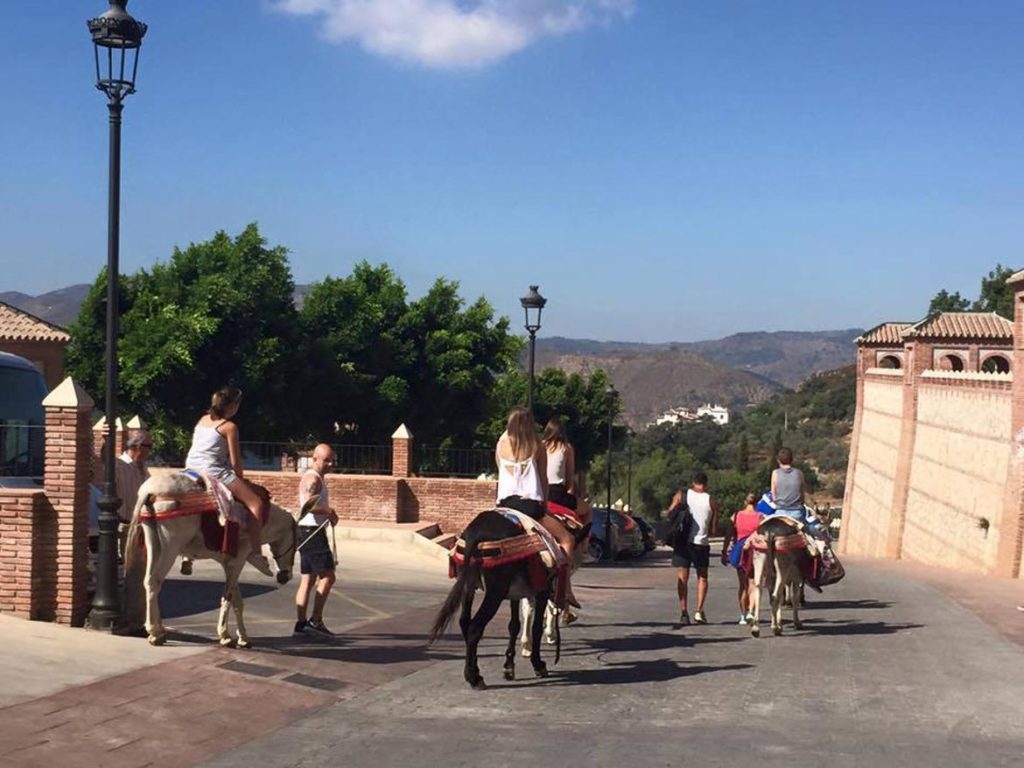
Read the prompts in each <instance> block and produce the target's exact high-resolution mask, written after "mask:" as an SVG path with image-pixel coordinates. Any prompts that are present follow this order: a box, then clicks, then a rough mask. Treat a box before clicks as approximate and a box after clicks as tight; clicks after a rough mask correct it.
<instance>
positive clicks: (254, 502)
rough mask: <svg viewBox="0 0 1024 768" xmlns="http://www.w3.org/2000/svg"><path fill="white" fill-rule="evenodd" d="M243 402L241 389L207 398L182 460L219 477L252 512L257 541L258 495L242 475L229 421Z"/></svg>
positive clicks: (224, 389)
mask: <svg viewBox="0 0 1024 768" xmlns="http://www.w3.org/2000/svg"><path fill="white" fill-rule="evenodd" d="M241 404H242V390H240V389H237V388H235V387H221V388H220V389H218V390H217V391H216V392H214V393H213V397H211V398H210V410H209V411H207V413H206V414H204V415H203V417H202V418H201V419H199V421H198V422H197V423H196V427H195V429H194V430H193V432H192V447H191V448H190V449H189V452H188V457H187V458H186V459H185V468H186V469H201V470H203V472H205V473H206V474H208V475H210V476H211V477H214V478H216V479H217V480H220V481H221V482H222V483H224V485H226V486H227V487H228V489H229V490H230V491H231V493H232V495H233V496H234V497H235V498H236V499H238V500H239V501H240V502H242V504H244V505H245V506H246V507H247V508H248V509H249V512H250V513H251V515H252V519H251V520H250V522H249V531H250V534H251V535H252V537H253V540H254V541H260V527H261V526H260V507H261V501H260V497H259V496H257V495H256V491H254V490H253V489H252V487H251V486H250V485H249V483H248V482H246V480H245V478H244V476H243V474H242V452H241V450H240V449H239V447H238V427H237V426H235V423H234V422H233V421H231V419H233V418H234V417H235V414H237V413H238V408H239V406H241Z"/></svg>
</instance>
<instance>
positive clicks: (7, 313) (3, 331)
mask: <svg viewBox="0 0 1024 768" xmlns="http://www.w3.org/2000/svg"><path fill="white" fill-rule="evenodd" d="M0 339H3V340H5V341H59V342H64V343H65V344H66V343H67V342H69V341H70V340H71V336H70V335H69V334H68V332H67V331H65V330H64V329H63V328H60V327H58V326H56V325H52V324H51V323H48V322H46V321H45V320H40V319H39V318H38V317H36V316H35V315H30V314H29V313H28V312H23V311H22V310H20V309H18V308H17V307H12V306H11V305H10V304H5V303H4V302H2V301H0Z"/></svg>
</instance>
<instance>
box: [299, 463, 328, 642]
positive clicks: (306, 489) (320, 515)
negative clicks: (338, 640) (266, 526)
mask: <svg viewBox="0 0 1024 768" xmlns="http://www.w3.org/2000/svg"><path fill="white" fill-rule="evenodd" d="M333 463H334V451H333V450H332V449H331V446H329V445H327V444H326V443H321V444H320V445H318V446H317V447H316V448H314V449H313V464H312V466H311V467H310V468H309V469H307V470H306V471H305V472H304V473H303V475H302V478H301V479H300V480H299V507H300V509H301V511H300V512H299V545H300V546H301V547H302V549H300V550H299V565H300V567H299V571H300V573H301V574H302V578H301V579H300V580H299V590H298V592H297V593H296V594H295V613H296V622H295V631H294V634H295V635H308V634H315V635H320V636H322V637H334V633H333V632H331V631H330V630H329V629H328V628H327V627H326V626H325V625H324V605H326V603H327V596H328V595H330V593H331V587H333V586H334V580H335V575H334V568H335V562H334V553H333V552H331V547H330V545H329V544H328V542H327V533H326V531H325V530H324V529H325V528H326V526H327V525H331V526H333V525H336V524H337V522H338V515H337V513H335V511H334V509H333V508H332V507H331V502H330V494H329V489H328V487H327V482H326V481H325V480H324V473H325V472H326V471H327V469H328V468H329V467H330V466H331V465H332V464H333ZM314 588H315V590H316V596H315V597H314V598H313V615H312V617H310V619H309V620H308V621H307V620H306V611H307V607H308V605H309V595H310V593H311V592H313V591H314Z"/></svg>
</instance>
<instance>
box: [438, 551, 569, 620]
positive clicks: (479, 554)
mask: <svg viewBox="0 0 1024 768" xmlns="http://www.w3.org/2000/svg"><path fill="white" fill-rule="evenodd" d="M546 550H547V546H546V545H545V544H544V541H543V539H541V537H540V535H539V534H537V533H523V534H520V535H519V536H510V537H509V538H507V539H498V540H497V541H481V542H480V543H479V544H477V548H476V553H475V555H474V557H473V560H474V562H475V563H476V564H478V565H479V566H481V567H482V568H483V569H484V570H488V569H490V568H497V567H498V566H500V565H509V564H510V563H518V562H520V561H523V560H525V561H526V566H527V568H528V569H529V574H530V586H531V587H532V588H533V589H534V590H536V591H538V592H539V591H540V590H542V589H544V588H545V587H546V586H547V585H548V582H549V581H550V579H551V576H552V574H555V575H556V576H557V586H556V590H555V595H554V602H555V605H557V606H559V607H564V606H565V597H566V596H565V581H566V579H565V577H566V575H567V573H566V571H567V569H566V567H565V566H561V567H559V568H556V569H549V568H548V567H547V566H546V565H545V564H544V561H543V560H541V557H540V553H541V552H544V551H546ZM465 562H466V540H465V539H463V538H461V537H460V538H459V539H458V541H456V542H455V546H454V547H452V550H451V552H449V553H448V576H449V578H452V579H454V578H455V577H456V576H457V575H458V573H459V569H460V568H461V567H462V566H463V565H465Z"/></svg>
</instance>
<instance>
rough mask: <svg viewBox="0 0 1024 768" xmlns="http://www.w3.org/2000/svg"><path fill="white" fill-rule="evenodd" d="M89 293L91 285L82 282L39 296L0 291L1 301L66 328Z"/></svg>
mask: <svg viewBox="0 0 1024 768" xmlns="http://www.w3.org/2000/svg"><path fill="white" fill-rule="evenodd" d="M88 294H89V286H88V285H86V284H85V283H80V284H78V285H69V286H68V287H67V288H61V289H59V290H56V291H50V292H49V293H43V294H40V295H39V296H29V295H28V294H25V293H19V292H18V291H6V292H3V293H0V301H2V302H4V303H5V304H10V305H11V306H12V307H17V308H18V309H21V310H24V311H25V312H28V313H29V314H32V315H35V316H36V317H38V318H41V319H43V320H45V321H46V322H48V323H53V324H54V325H59V326H61V327H62V328H66V327H67V326H68V325H70V324H71V322H72V321H73V320H74V319H75V318H76V317H78V308H79V307H80V306H82V302H83V301H85V297H86V296H87V295H88Z"/></svg>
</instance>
